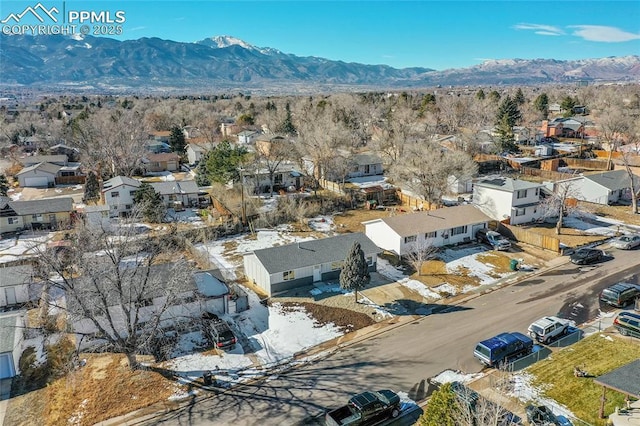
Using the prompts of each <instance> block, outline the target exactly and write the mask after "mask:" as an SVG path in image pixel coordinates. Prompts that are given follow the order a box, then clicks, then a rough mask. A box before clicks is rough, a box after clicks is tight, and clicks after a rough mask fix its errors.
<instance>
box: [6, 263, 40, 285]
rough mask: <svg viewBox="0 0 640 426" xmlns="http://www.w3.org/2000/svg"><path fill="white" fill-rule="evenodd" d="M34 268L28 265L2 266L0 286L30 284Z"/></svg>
mask: <svg viewBox="0 0 640 426" xmlns="http://www.w3.org/2000/svg"><path fill="white" fill-rule="evenodd" d="M32 274H33V268H32V267H31V266H28V265H18V266H5V267H0V287H14V286H19V285H23V284H29V283H30V282H31V277H32Z"/></svg>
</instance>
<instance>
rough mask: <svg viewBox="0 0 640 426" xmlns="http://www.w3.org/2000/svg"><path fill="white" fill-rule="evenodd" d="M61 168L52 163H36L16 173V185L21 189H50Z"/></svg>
mask: <svg viewBox="0 0 640 426" xmlns="http://www.w3.org/2000/svg"><path fill="white" fill-rule="evenodd" d="M61 168H62V166H59V165H57V164H52V163H36V164H34V165H31V166H27V167H25V168H23V169H22V170H20V171H19V172H18V173H16V178H18V183H19V184H20V186H21V187H23V188H28V187H29V188H52V187H54V186H55V184H56V176H58V172H59V171H60V169H61Z"/></svg>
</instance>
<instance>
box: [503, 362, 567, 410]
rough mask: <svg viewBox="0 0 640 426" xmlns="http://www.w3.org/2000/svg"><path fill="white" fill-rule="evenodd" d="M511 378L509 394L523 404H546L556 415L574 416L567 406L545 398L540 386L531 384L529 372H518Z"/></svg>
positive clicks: (531, 378) (531, 379)
mask: <svg viewBox="0 0 640 426" xmlns="http://www.w3.org/2000/svg"><path fill="white" fill-rule="evenodd" d="M512 380H513V390H512V391H511V392H510V396H514V397H516V398H518V399H519V400H520V401H522V402H523V403H525V404H529V403H532V402H533V403H535V404H538V405H546V406H547V407H549V408H550V409H551V411H553V413H554V414H555V415H556V416H561V417H562V418H564V419H570V418H574V419H575V418H576V416H575V415H574V414H573V413H572V412H571V410H569V409H568V408H567V407H565V406H564V405H562V404H559V403H558V402H556V401H555V400H553V399H551V398H546V397H545V396H544V392H543V391H542V390H541V389H540V388H537V387H535V386H533V385H532V381H533V376H532V375H531V374H529V373H527V372H519V373H516V374H515V375H514V376H513V378H512ZM561 420H563V419H561Z"/></svg>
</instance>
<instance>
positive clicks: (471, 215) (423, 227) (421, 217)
mask: <svg viewBox="0 0 640 426" xmlns="http://www.w3.org/2000/svg"><path fill="white" fill-rule="evenodd" d="M378 220H381V221H382V222H384V223H386V224H387V226H389V227H390V228H391V229H393V231H394V232H395V233H396V234H398V235H400V236H401V237H408V236H411V235H417V234H422V233H427V232H435V231H440V230H442V229H449V228H455V227H458V226H464V225H471V224H474V223H482V222H488V221H490V220H491V218H490V217H489V216H487V215H486V214H484V213H482V211H480V210H479V209H478V208H476V207H475V206H473V205H471V204H465V205H462V206H455V207H446V208H443V209H437V210H430V211H426V212H416V213H411V214H403V215H400V216H393V217H387V218H383V219H378ZM372 222H374V221H370V222H365V224H366V223H372Z"/></svg>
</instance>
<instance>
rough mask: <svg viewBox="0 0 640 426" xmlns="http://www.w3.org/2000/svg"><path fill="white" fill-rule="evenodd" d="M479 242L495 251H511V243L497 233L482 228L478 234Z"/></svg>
mask: <svg viewBox="0 0 640 426" xmlns="http://www.w3.org/2000/svg"><path fill="white" fill-rule="evenodd" d="M476 238H477V240H478V242H481V243H485V244H489V245H490V246H491V248H493V249H494V250H509V249H510V248H511V242H510V241H509V240H508V239H506V238H505V237H503V236H502V235H501V234H499V233H498V232H496V231H491V230H490V229H486V228H482V229H478V232H477V233H476Z"/></svg>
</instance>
